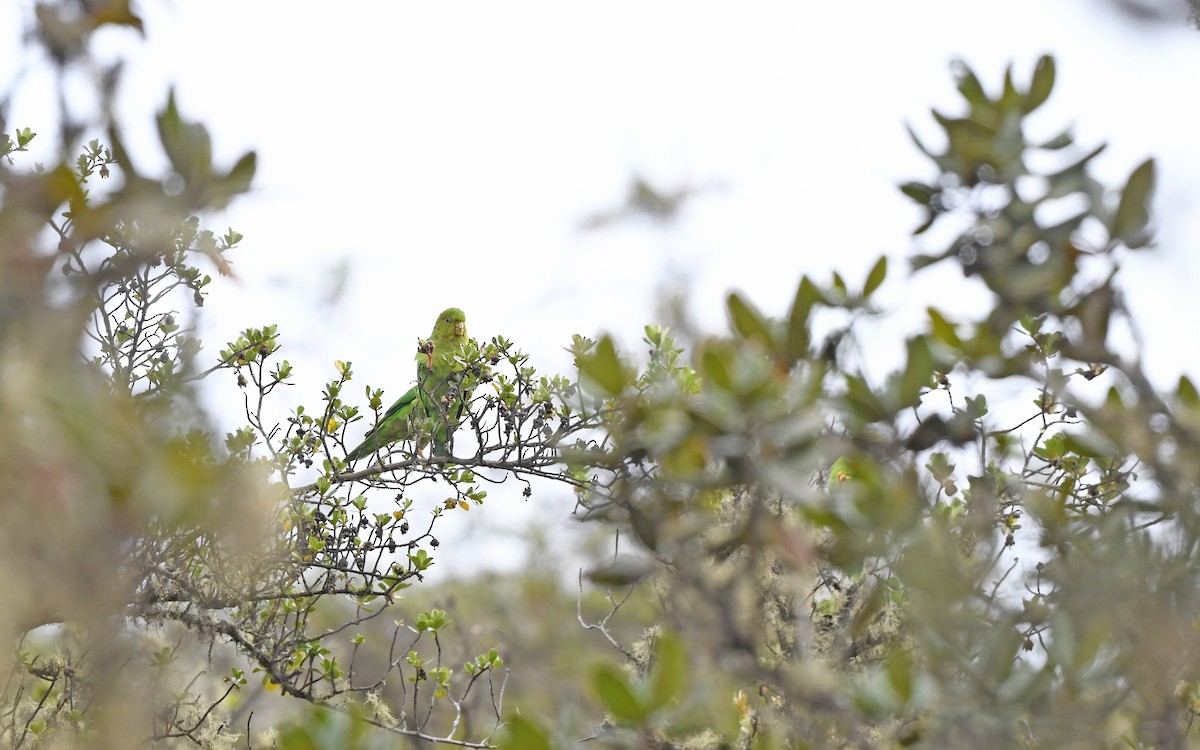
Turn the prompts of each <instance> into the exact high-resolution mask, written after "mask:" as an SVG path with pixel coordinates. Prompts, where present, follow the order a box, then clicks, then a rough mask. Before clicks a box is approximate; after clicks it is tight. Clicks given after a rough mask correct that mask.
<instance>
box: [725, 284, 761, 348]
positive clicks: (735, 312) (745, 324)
mask: <svg viewBox="0 0 1200 750" xmlns="http://www.w3.org/2000/svg"><path fill="white" fill-rule="evenodd" d="M726 307H728V309H729V322H730V324H731V325H732V326H733V329H734V330H735V331H737V333H738V335H739V336H741V337H742V338H744V339H746V340H747V341H758V342H760V343H762V344H763V345H764V346H771V342H772V336H771V329H770V327H769V326H768V325H767V321H766V320H765V319H764V318H763V316H762V315H761V314H759V312H758V310H755V309H754V306H753V305H751V304H750V303H749V302H747V301H746V300H744V299H742V296H741V295H740V294H738V293H737V292H731V293H730V294H729V297H728V298H727V300H726Z"/></svg>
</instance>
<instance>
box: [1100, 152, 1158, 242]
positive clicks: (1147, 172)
mask: <svg viewBox="0 0 1200 750" xmlns="http://www.w3.org/2000/svg"><path fill="white" fill-rule="evenodd" d="M1153 190H1154V159H1147V160H1146V161H1144V162H1142V163H1141V164H1139V165H1138V167H1137V169H1135V170H1133V173H1132V174H1131V175H1129V180H1128V181H1127V182H1126V183H1125V189H1124V190H1122V191H1121V201H1120V203H1118V204H1117V211H1116V213H1114V214H1113V218H1112V225H1111V227H1110V228H1109V231H1110V232H1111V234H1112V237H1113V238H1114V239H1118V240H1121V241H1122V242H1124V243H1125V244H1126V245H1128V246H1129V247H1131V248H1137V247H1141V246H1143V245H1145V244H1146V242H1147V238H1146V237H1145V236H1144V233H1143V230H1145V228H1146V225H1147V224H1148V223H1150V207H1149V202H1150V196H1151V193H1152V192H1153Z"/></svg>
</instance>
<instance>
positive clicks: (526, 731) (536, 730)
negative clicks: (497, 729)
mask: <svg viewBox="0 0 1200 750" xmlns="http://www.w3.org/2000/svg"><path fill="white" fill-rule="evenodd" d="M497 747H498V748H500V750H551V747H552V746H551V745H550V740H548V739H547V738H546V734H545V733H544V732H543V731H542V730H541V728H540V727H538V725H537V724H534V723H533V722H532V721H530V720H529V719H527V718H525V717H524V716H512V717H510V718H509V719H508V721H506V722H505V723H504V730H503V733H502V734H501V736H500V740H499V743H498V744H497Z"/></svg>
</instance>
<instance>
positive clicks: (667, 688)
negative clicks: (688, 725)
mask: <svg viewBox="0 0 1200 750" xmlns="http://www.w3.org/2000/svg"><path fill="white" fill-rule="evenodd" d="M686 674H687V651H686V649H685V648H684V645H683V641H682V640H680V638H679V636H677V635H675V634H674V633H664V634H663V635H662V636H661V637H659V639H658V641H657V642H656V643H655V644H654V676H653V678H652V680H651V683H650V701H649V705H648V706H647V710H648V711H654V710H656V709H659V708H662V707H663V706H665V705H667V704H668V703H670V702H671V701H673V700H675V697H676V696H678V695H679V693H680V692H681V691H682V690H683V681H684V677H685V676H686Z"/></svg>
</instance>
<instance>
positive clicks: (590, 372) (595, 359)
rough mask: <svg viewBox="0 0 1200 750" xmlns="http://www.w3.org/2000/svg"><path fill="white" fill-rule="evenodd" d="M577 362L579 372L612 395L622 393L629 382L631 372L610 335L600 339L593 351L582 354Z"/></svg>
mask: <svg viewBox="0 0 1200 750" xmlns="http://www.w3.org/2000/svg"><path fill="white" fill-rule="evenodd" d="M576 362H577V363H578V365H579V372H580V373H581V374H583V375H586V376H587V377H588V378H589V379H590V380H591V381H592V382H593V383H595V384H596V385H597V386H599V387H600V389H601V390H603V391H604V392H605V393H607V394H609V395H610V396H617V395H620V394H621V392H622V391H624V390H625V386H626V385H628V383H629V374H628V372H627V370H626V369H625V366H624V364H622V362H621V358H620V357H619V356H618V355H617V347H616V345H615V344H614V343H613V340H612V338H611V337H609V336H605V337H604V338H602V339H600V341H599V342H598V343H597V344H596V347H595V349H594V350H593V351H592V352H590V353H588V354H583V355H580V356H579V357H578V358H577V359H576Z"/></svg>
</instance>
